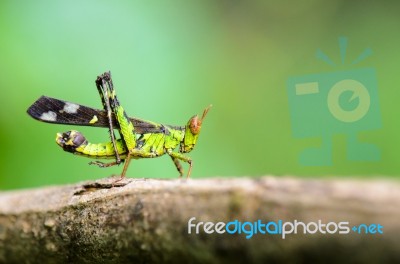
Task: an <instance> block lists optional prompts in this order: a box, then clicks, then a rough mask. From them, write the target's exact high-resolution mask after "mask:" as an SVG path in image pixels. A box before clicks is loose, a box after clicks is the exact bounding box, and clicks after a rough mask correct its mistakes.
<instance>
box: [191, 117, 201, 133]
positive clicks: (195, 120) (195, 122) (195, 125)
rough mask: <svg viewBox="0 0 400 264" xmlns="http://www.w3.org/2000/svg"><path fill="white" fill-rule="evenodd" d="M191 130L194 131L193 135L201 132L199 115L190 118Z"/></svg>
mask: <svg viewBox="0 0 400 264" xmlns="http://www.w3.org/2000/svg"><path fill="white" fill-rule="evenodd" d="M189 128H190V132H192V134H193V135H197V134H198V133H200V128H201V121H200V120H199V117H198V116H197V115H195V116H194V117H192V119H190V125H189Z"/></svg>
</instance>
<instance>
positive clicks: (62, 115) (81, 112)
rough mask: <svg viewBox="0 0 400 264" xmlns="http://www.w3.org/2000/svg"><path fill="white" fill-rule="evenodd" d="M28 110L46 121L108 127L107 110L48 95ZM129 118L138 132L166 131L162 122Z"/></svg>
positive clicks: (32, 115) (114, 121)
mask: <svg viewBox="0 0 400 264" xmlns="http://www.w3.org/2000/svg"><path fill="white" fill-rule="evenodd" d="M27 112H28V114H29V115H30V116H31V117H33V118H34V119H37V120H39V121H43V122H46V123H53V124H63V125H76V126H92V127H107V128H108V117H107V113H106V111H104V110H99V109H94V108H91V107H87V106H84V105H80V104H76V103H71V102H67V101H63V100H59V99H55V98H51V97H47V96H42V97H40V98H39V99H37V100H36V101H35V102H34V103H33V104H32V105H31V106H30V107H29V108H28V111H27ZM111 118H112V123H113V127H115V128H118V125H117V122H116V120H115V116H114V114H112V115H111ZM129 119H130V120H131V121H132V123H133V125H134V127H135V131H136V133H138V134H145V133H162V132H163V131H164V128H163V126H162V125H160V124H157V123H154V122H150V121H146V120H142V119H138V118H129Z"/></svg>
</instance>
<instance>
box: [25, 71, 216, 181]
mask: <svg viewBox="0 0 400 264" xmlns="http://www.w3.org/2000/svg"><path fill="white" fill-rule="evenodd" d="M96 87H97V90H98V92H99V95H100V98H101V101H102V104H103V108H104V110H98V109H94V108H90V107H87V106H83V105H80V104H76V103H71V102H67V101H63V100H59V99H55V98H51V97H47V96H42V97H40V98H39V99H37V100H36V101H35V102H34V103H33V104H32V105H31V106H30V107H29V108H28V111H27V112H28V114H29V115H30V116H31V117H33V118H35V119H37V120H39V121H43V122H47V123H55V124H73V125H78V126H93V127H107V128H109V130H110V131H109V134H110V137H111V141H110V142H105V143H90V142H88V140H87V139H86V138H85V136H84V135H83V134H82V133H80V132H79V131H76V130H70V131H67V132H64V133H57V135H56V143H57V144H58V145H59V146H60V147H61V148H63V150H64V151H67V152H70V153H73V154H76V155H80V156H85V157H89V158H94V159H113V158H115V161H113V162H109V163H103V162H100V161H92V162H90V163H89V164H94V165H98V166H99V167H103V168H104V167H110V166H114V165H118V164H120V163H122V162H124V163H125V164H124V167H123V170H122V173H121V179H122V178H123V177H125V175H126V171H127V169H128V167H129V164H130V161H131V159H140V158H155V157H160V156H163V155H164V154H168V155H169V156H170V157H171V159H172V161H173V162H174V164H175V167H176V168H177V170H178V172H179V175H180V177H182V176H183V175H184V171H183V168H182V165H181V164H180V162H179V161H184V162H187V163H188V164H189V170H188V173H187V178H189V177H190V174H191V171H192V167H193V161H192V159H191V158H190V157H188V156H186V155H184V154H185V153H189V152H190V151H192V150H193V148H194V146H195V145H196V143H197V140H198V137H199V134H200V130H201V126H202V123H203V121H204V119H205V117H206V115H207V113H208V111H209V110H210V108H211V105H210V106H208V107H207V108H205V109H204V111H203V114H202V116H201V117H199V116H198V115H195V116H193V117H191V118H190V119H189V121H188V122H187V123H186V125H185V126H172V125H163V124H159V123H156V122H151V121H146V120H142V119H139V118H129V117H128V115H127V114H126V112H125V110H124V108H123V107H122V106H121V105H120V103H119V100H118V98H117V95H116V92H115V89H114V86H113V82H112V79H111V74H110V72H106V73H104V74H102V75H100V76H98V77H97V79H96ZM114 128H116V129H118V131H119V134H120V136H121V138H120V139H116V138H115V134H114ZM178 146H179V152H175V151H174V150H175V149H176V148H177V147H178Z"/></svg>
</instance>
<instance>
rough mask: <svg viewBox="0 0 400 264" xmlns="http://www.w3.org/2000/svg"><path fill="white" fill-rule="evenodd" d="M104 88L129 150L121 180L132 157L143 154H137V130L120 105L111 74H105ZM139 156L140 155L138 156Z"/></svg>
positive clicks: (103, 77)
mask: <svg viewBox="0 0 400 264" xmlns="http://www.w3.org/2000/svg"><path fill="white" fill-rule="evenodd" d="M101 77H102V84H103V85H102V87H103V90H106V93H105V95H107V97H108V100H109V105H110V108H111V110H112V111H113V112H114V115H115V118H116V120H117V123H118V126H119V127H118V130H119V133H120V135H121V137H122V139H123V141H124V143H125V146H126V148H127V150H128V154H127V157H126V159H125V165H124V169H123V171H122V174H121V179H122V178H124V177H125V173H126V171H127V169H128V167H129V163H130V160H131V158H132V156H138V155H139V156H140V154H141V153H135V152H136V150H135V147H136V134H135V129H134V127H133V124H132V122H131V121H130V119H129V118H128V116H127V114H126V112H125V110H124V109H123V107H122V106H121V105H120V104H119V101H118V98H117V95H116V93H115V90H114V85H113V83H112V79H111V74H110V72H106V73H104V74H103V75H102V76H101ZM137 154H138V155H137Z"/></svg>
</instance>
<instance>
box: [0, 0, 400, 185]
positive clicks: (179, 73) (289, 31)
mask: <svg viewBox="0 0 400 264" xmlns="http://www.w3.org/2000/svg"><path fill="white" fill-rule="evenodd" d="M399 11H400V4H399V3H398V2H396V1H384V2H381V3H379V2H378V1H345V0H342V1H317V0H307V1H301V4H298V3H297V1H277V0H276V1H263V0H259V1H183V0H182V1H175V0H174V1H111V2H110V1H50V0H48V1H40V0H36V1H4V0H3V1H1V2H0V32H1V41H0V76H1V77H0V87H1V88H0V89H1V92H2V93H1V94H2V95H1V96H0V98H1V99H0V126H1V130H0V148H1V154H0V155H1V156H0V157H1V158H0V162H1V166H0V188H1V189H14V188H23V187H33V186H42V185H52V184H62V183H72V182H77V181H82V180H88V179H98V178H102V177H106V176H109V175H111V174H117V173H119V172H120V171H121V169H122V167H116V168H109V169H99V168H97V167H94V166H89V165H87V163H88V162H89V161H90V160H89V159H87V158H83V157H76V156H73V155H71V154H69V153H66V152H63V151H62V150H61V149H60V148H59V147H58V146H57V145H56V144H55V141H54V139H55V134H56V132H62V131H66V130H69V129H73V128H74V127H73V126H61V125H50V124H46V123H41V122H38V121H36V120H34V119H32V118H30V117H29V116H28V115H27V114H26V109H27V108H28V107H29V105H30V104H31V103H33V102H34V101H35V100H36V99H37V98H38V97H39V96H41V95H47V96H51V97H56V98H60V99H64V100H68V101H71V102H76V103H80V104H84V105H88V106H92V107H97V108H101V103H100V99H99V97H98V94H97V91H96V88H95V85H94V80H95V78H96V76H97V75H98V74H101V73H102V72H104V71H106V70H111V72H112V73H113V78H114V83H115V86H116V89H117V92H118V95H119V98H120V101H121V103H122V105H123V106H124V107H125V109H126V110H127V112H128V114H129V115H132V116H136V117H141V118H144V119H148V120H152V121H157V122H162V123H166V124H179V125H183V124H185V123H186V122H187V120H188V119H189V118H190V117H191V116H192V115H194V114H196V113H201V111H202V110H203V109H204V107H205V106H207V105H208V104H210V103H212V104H213V105H214V107H213V108H212V110H211V111H210V113H209V116H208V117H207V119H206V121H205V123H204V125H203V130H202V135H201V136H200V139H199V142H198V145H197V146H196V148H195V150H194V151H193V152H192V153H190V154H189V156H191V157H192V158H193V160H194V169H193V173H192V177H193V178H201V177H218V176H252V177H253V176H254V177H255V176H261V175H266V174H273V175H297V176H321V177H326V176H333V175H335V176H342V177H344V178H345V177H349V176H357V177H361V176H367V177H368V176H374V175H378V176H389V177H398V175H400V162H399V160H398V156H399V155H398V153H399V149H400V137H399V134H400V125H399V123H400V122H399V121H398V117H399V116H400V108H399V106H400V104H399V102H398V99H397V97H399V95H400V92H399V89H400V88H399V86H400V77H399V74H398V69H400V52H399V47H400V33H399V28H400V16H399ZM340 36H347V37H348V39H349V43H348V44H349V45H348V50H347V55H348V56H349V58H353V59H354V58H355V57H357V56H358V55H359V54H360V53H361V52H362V51H363V50H364V49H365V48H368V47H369V48H371V49H372V50H373V55H372V56H370V57H368V58H367V59H365V60H364V61H362V62H361V63H359V64H358V65H357V67H373V68H375V69H376V72H377V79H378V92H379V102H380V109H381V116H382V124H383V126H382V128H381V129H379V130H375V131H365V132H362V133H360V139H361V140H363V141H365V142H370V143H374V144H376V145H377V146H378V147H379V148H380V149H381V151H382V157H381V160H380V161H379V162H350V161H347V160H346V157H345V153H346V142H345V141H346V136H345V135H336V136H334V138H333V144H334V145H333V166H317V167H307V166H302V165H300V164H299V161H298V155H299V153H300V151H301V150H302V149H304V148H306V147H309V146H318V145H319V144H320V143H321V140H320V139H319V138H310V139H296V138H294V137H293V135H292V131H291V124H290V113H289V105H288V94H287V88H286V81H287V79H288V78H289V77H290V76H298V75H305V74H314V73H320V72H331V71H336V70H340V69H352V68H355V66H350V67H349V66H348V65H347V66H346V65H344V66H341V67H339V68H338V67H336V68H334V67H332V66H330V65H328V64H326V63H324V62H322V61H321V60H317V59H316V57H315V52H316V50H317V49H321V50H323V51H324V52H325V53H326V54H327V55H329V56H330V58H332V59H333V60H335V61H339V59H340V55H339V47H338V38H339V37H340ZM346 67H347V68H346ZM321 125H323V123H321ZM75 128H76V127H75ZM77 129H79V130H80V131H82V132H84V134H85V135H86V136H87V137H88V138H89V139H90V140H91V141H92V142H102V141H107V140H108V138H109V137H108V134H107V129H99V128H83V127H78V128H77ZM185 169H186V170H187V165H185ZM128 176H129V177H150V178H158V177H164V178H175V177H177V171H176V169H175V167H174V165H173V163H172V162H171V160H170V159H169V158H168V157H166V156H165V157H162V158H158V159H152V160H139V161H133V162H132V163H131V166H130V168H129V170H128Z"/></svg>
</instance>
